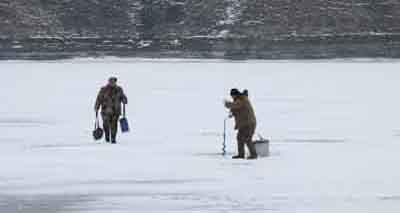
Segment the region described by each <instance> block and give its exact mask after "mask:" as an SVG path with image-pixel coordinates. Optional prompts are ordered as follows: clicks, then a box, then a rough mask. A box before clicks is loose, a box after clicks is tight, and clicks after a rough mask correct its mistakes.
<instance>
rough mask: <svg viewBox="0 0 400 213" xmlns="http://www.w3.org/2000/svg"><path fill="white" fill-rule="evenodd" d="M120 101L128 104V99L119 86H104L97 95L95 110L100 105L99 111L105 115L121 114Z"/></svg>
mask: <svg viewBox="0 0 400 213" xmlns="http://www.w3.org/2000/svg"><path fill="white" fill-rule="evenodd" d="M121 103H123V104H128V99H127V97H126V96H125V94H124V91H123V90H122V88H121V87H119V86H116V87H111V86H104V87H102V88H101V89H100V92H99V94H98V95H97V99H96V104H95V110H96V112H97V111H98V110H99V109H100V107H101V113H102V114H107V115H121Z"/></svg>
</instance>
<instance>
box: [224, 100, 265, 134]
mask: <svg viewBox="0 0 400 213" xmlns="http://www.w3.org/2000/svg"><path fill="white" fill-rule="evenodd" d="M225 106H226V108H228V109H230V110H231V112H232V115H233V117H234V118H235V129H241V128H245V127H254V128H255V127H256V125H257V120H256V115H255V113H254V109H253V107H252V105H251V103H250V100H249V99H248V97H246V96H240V97H238V98H237V99H236V100H234V101H233V102H226V103H225Z"/></svg>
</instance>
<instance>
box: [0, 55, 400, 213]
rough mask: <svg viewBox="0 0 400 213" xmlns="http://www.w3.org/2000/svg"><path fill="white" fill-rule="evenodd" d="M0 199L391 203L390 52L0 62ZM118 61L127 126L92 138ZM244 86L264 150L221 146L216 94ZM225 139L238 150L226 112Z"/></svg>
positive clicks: (181, 207) (256, 207)
mask: <svg viewBox="0 0 400 213" xmlns="http://www.w3.org/2000/svg"><path fill="white" fill-rule="evenodd" d="M0 68H1V70H2V71H4V72H2V79H3V81H2V87H1V90H0V99H1V100H2V104H1V105H0V132H1V134H0V145H1V149H0V162H1V167H0V168H1V173H0V212H7V213H14V212H23V213H25V212H29V213H32V212H37V213H39V212H40V213H43V212H44V213H54V212H96V213H97V212H160V213H161V212H269V211H274V212H287V213H292V212H323V213H325V212H332V213H333V212H335V213H336V212H342V213H355V212H360V213H365V212H385V213H397V212H398V211H399V210H400V205H399V199H400V198H399V196H400V187H399V182H398V180H399V178H400V172H399V170H398V169H397V168H396V162H397V161H398V160H399V156H398V149H399V148H400V145H399V144H398V143H397V141H398V139H399V134H400V126H399V125H400V124H399V120H400V119H399V116H398V109H399V108H400V102H399V101H398V98H396V91H397V90H398V89H399V85H398V79H399V78H400V73H399V72H397V68H398V62H396V61H386V62H383V63H377V62H371V61H360V62H354V61H353V62H351V61H337V62H334V61H325V62H301V63H300V62H259V61H250V62H248V63H234V62H224V61H189V60H186V61H185V60H165V61H152V60H119V59H118V60H113V59H109V60H75V61H62V62H57V63H54V62H35V63H28V62H16V61H11V62H4V61H3V62H1V63H0ZM110 75H117V76H119V79H120V84H121V85H122V86H123V87H124V88H125V91H126V93H127V95H128V98H129V101H130V104H129V108H128V118H129V120H130V122H131V126H132V132H131V133H129V134H125V135H121V137H120V138H119V139H120V140H119V143H118V144H117V145H109V144H104V143H96V142H94V141H93V140H92V138H91V136H90V135H91V131H92V126H93V119H94V112H93V102H94V98H95V95H96V93H97V91H98V89H99V88H100V86H101V85H103V84H104V82H105V80H106V79H107V78H108V77H109V76H110ZM231 87H240V88H247V89H249V91H250V97H251V100H252V101H253V103H254V106H255V109H256V113H257V116H258V121H259V126H258V132H259V133H261V134H263V135H264V136H266V137H269V138H271V140H272V143H271V150H272V155H271V157H269V158H263V159H259V160H255V161H246V160H232V159H230V157H229V156H226V157H223V156H221V155H219V153H220V149H221V143H222V138H221V132H222V125H223V119H224V117H225V116H226V114H227V112H226V111H225V110H224V109H223V106H222V100H223V98H225V97H227V93H228V92H229V89H230V88H231ZM228 129H229V131H228V141H229V143H228V151H229V153H230V154H233V153H234V152H235V142H234V140H235V139H234V132H233V131H232V121H230V122H229V125H228Z"/></svg>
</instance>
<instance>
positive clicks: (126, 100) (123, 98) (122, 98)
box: [121, 88, 128, 104]
mask: <svg viewBox="0 0 400 213" xmlns="http://www.w3.org/2000/svg"><path fill="white" fill-rule="evenodd" d="M121 94H122V97H121V102H122V103H123V104H128V98H127V97H126V95H125V93H124V90H123V89H122V88H121Z"/></svg>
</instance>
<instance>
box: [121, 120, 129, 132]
mask: <svg viewBox="0 0 400 213" xmlns="http://www.w3.org/2000/svg"><path fill="white" fill-rule="evenodd" d="M119 124H120V126H121V131H122V133H125V132H129V123H128V119H127V118H126V117H123V118H121V119H120V120H119Z"/></svg>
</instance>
